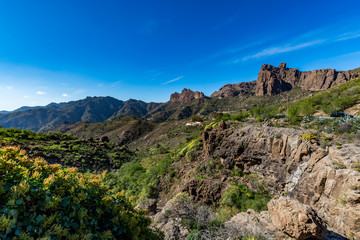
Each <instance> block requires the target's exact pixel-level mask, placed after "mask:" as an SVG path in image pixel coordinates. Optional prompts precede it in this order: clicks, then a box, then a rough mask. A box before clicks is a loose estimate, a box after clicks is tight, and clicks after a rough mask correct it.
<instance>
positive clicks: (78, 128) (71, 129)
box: [50, 116, 154, 145]
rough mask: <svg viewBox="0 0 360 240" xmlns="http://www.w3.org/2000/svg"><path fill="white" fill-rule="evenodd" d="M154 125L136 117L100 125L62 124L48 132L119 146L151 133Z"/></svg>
mask: <svg viewBox="0 0 360 240" xmlns="http://www.w3.org/2000/svg"><path fill="white" fill-rule="evenodd" d="M153 127H154V125H153V124H151V123H149V122H147V121H145V120H141V119H139V118H137V117H133V116H127V117H123V118H117V119H115V120H111V121H106V122H102V123H89V122H84V121H81V122H76V123H72V122H64V123H62V124H60V125H59V126H57V127H55V128H52V129H50V131H55V132H62V133H70V134H73V135H75V136H78V137H81V138H102V137H107V138H108V139H109V140H110V141H112V142H116V143H118V144H120V145H123V144H125V143H128V142H130V141H133V140H135V139H137V138H138V137H140V136H141V135H143V134H145V133H147V132H149V131H151V130H152V129H153Z"/></svg>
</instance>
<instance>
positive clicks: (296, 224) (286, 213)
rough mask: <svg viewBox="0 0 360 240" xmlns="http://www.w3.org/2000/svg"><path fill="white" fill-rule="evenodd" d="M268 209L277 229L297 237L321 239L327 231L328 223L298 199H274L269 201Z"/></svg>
mask: <svg viewBox="0 0 360 240" xmlns="http://www.w3.org/2000/svg"><path fill="white" fill-rule="evenodd" d="M268 209H269V215H270V218H271V221H272V223H273V224H274V225H275V226H276V227H277V229H279V230H280V231H281V232H284V233H285V234H287V235H289V236H291V237H293V238H295V239H298V240H305V239H321V238H322V237H323V236H324V235H325V233H326V225H325V223H324V222H323V221H322V219H321V218H320V217H319V216H317V214H316V212H315V211H314V209H312V208H311V207H310V206H308V205H304V204H301V203H300V202H298V201H297V200H291V199H288V198H285V197H280V198H279V199H273V200H271V201H270V202H269V203H268Z"/></svg>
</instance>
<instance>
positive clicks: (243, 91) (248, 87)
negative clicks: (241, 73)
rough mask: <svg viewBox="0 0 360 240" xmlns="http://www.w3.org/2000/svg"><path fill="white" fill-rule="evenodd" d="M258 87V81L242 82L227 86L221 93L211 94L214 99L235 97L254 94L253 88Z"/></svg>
mask: <svg viewBox="0 0 360 240" xmlns="http://www.w3.org/2000/svg"><path fill="white" fill-rule="evenodd" d="M255 86H256V81H251V82H242V83H235V84H226V85H225V86H223V87H222V88H220V89H219V91H216V92H214V93H213V94H211V96H210V97H212V98H219V99H221V98H224V97H235V96H238V95H248V94H253V88H254V87H255Z"/></svg>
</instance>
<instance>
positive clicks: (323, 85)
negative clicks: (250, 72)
mask: <svg viewBox="0 0 360 240" xmlns="http://www.w3.org/2000/svg"><path fill="white" fill-rule="evenodd" d="M359 76H360V73H359V72H357V71H336V70H335V69H322V70H314V71H308V72H301V71H299V70H298V69H295V68H287V67H286V63H281V64H280V65H279V67H274V66H271V65H268V64H263V65H262V67H261V69H260V72H259V74H258V79H257V81H256V90H255V94H256V95H257V96H263V95H276V94H279V93H281V92H286V91H289V90H291V89H292V88H294V87H301V88H302V89H303V90H310V91H319V90H326V89H328V88H330V87H333V86H335V85H338V84H340V83H344V82H346V81H349V80H351V79H353V78H356V77H359Z"/></svg>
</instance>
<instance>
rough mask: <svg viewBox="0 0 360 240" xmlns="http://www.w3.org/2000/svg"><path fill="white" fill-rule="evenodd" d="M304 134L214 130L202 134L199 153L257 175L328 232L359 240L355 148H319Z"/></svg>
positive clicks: (359, 151)
mask: <svg viewBox="0 0 360 240" xmlns="http://www.w3.org/2000/svg"><path fill="white" fill-rule="evenodd" d="M303 133H304V132H302V131H301V130H296V129H291V128H275V127H267V126H263V127H255V126H247V127H244V128H234V127H231V126H230V127H229V128H227V129H226V130H220V129H219V128H214V129H212V130H208V131H205V132H204V133H203V135H202V141H203V154H202V155H203V158H204V159H220V161H221V163H222V164H223V166H224V168H225V169H232V168H233V167H235V166H236V167H237V168H238V169H240V171H241V172H242V173H243V174H250V175H254V176H257V179H261V182H262V183H263V184H264V185H265V186H267V189H268V190H269V191H270V192H271V193H272V194H273V195H286V194H287V196H288V197H289V198H290V199H293V200H298V201H299V202H300V203H301V204H305V205H308V206H310V207H311V208H312V209H314V210H315V211H316V213H317V215H318V216H319V217H320V218H321V219H323V220H324V221H325V222H326V223H327V224H328V229H329V232H328V233H327V235H328V236H333V235H334V234H335V235H336V236H337V238H339V239H341V236H346V237H348V238H352V239H360V172H359V168H358V167H357V166H359V164H360V157H359V156H360V147H358V146H355V145H343V146H342V148H341V149H337V148H336V147H335V146H332V147H327V148H321V147H320V146H319V145H318V144H317V142H316V141H308V140H305V139H302V138H301V134H303ZM241 181H244V182H246V181H247V180H246V178H244V179H242V180H241ZM246 183H247V185H248V186H250V187H251V186H252V185H251V184H252V183H251V182H246ZM270 215H271V214H270Z"/></svg>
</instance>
